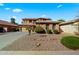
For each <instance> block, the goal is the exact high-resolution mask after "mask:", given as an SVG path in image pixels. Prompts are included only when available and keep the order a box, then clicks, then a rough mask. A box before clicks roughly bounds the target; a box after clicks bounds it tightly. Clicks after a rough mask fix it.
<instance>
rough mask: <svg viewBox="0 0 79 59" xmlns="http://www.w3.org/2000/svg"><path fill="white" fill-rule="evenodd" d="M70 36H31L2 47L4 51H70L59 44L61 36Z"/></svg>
mask: <svg viewBox="0 0 79 59" xmlns="http://www.w3.org/2000/svg"><path fill="white" fill-rule="evenodd" d="M68 35H71V34H68V33H67V34H64V33H62V34H34V33H33V34H31V35H26V36H24V37H22V38H20V39H19V40H16V41H14V42H13V43H12V44H10V45H8V46H6V47H4V48H3V49H2V50H3V51H4V50H6V51H70V50H71V49H68V48H66V47H65V46H63V45H62V44H61V42H60V39H61V38H62V36H68Z"/></svg>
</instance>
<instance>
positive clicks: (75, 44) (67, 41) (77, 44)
mask: <svg viewBox="0 0 79 59" xmlns="http://www.w3.org/2000/svg"><path fill="white" fill-rule="evenodd" d="M61 43H62V44H63V45H64V46H66V47H68V48H70V49H74V50H76V49H79V37H75V36H65V37H63V38H62V39H61Z"/></svg>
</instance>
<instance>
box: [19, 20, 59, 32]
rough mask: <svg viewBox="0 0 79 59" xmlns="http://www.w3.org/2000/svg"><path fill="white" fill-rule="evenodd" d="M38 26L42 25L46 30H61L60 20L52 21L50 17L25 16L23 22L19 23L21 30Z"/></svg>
mask: <svg viewBox="0 0 79 59" xmlns="http://www.w3.org/2000/svg"><path fill="white" fill-rule="evenodd" d="M36 26H42V27H43V28H44V29H45V30H47V29H57V30H59V22H56V21H52V20H51V19H50V18H24V19H22V24H20V25H19V30H20V31H23V32H24V31H28V30H27V28H28V27H31V29H32V30H33V29H34V28H35V27H36ZM33 31H34V30H33Z"/></svg>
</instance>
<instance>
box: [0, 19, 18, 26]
mask: <svg viewBox="0 0 79 59" xmlns="http://www.w3.org/2000/svg"><path fill="white" fill-rule="evenodd" d="M0 25H4V26H17V25H15V24H11V23H10V22H8V21H3V20H0Z"/></svg>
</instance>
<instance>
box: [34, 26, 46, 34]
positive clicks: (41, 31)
mask: <svg viewBox="0 0 79 59" xmlns="http://www.w3.org/2000/svg"><path fill="white" fill-rule="evenodd" d="M35 32H36V33H41V34H42V33H46V32H45V30H44V29H43V28H42V27H41V26H37V27H36V28H35Z"/></svg>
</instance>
